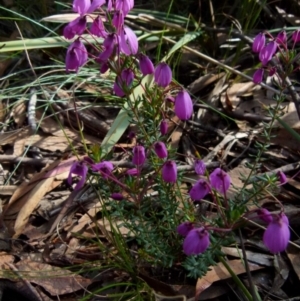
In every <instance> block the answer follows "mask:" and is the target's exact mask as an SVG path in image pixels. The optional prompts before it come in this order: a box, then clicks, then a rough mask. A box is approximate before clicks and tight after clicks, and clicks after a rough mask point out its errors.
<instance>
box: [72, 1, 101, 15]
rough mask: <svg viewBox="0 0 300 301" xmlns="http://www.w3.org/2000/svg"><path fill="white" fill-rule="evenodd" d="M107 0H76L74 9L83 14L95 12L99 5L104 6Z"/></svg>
mask: <svg viewBox="0 0 300 301" xmlns="http://www.w3.org/2000/svg"><path fill="white" fill-rule="evenodd" d="M104 3H105V0H93V1H92V2H91V0H74V1H73V11H74V12H75V13H78V14H80V15H81V16H82V15H84V14H86V13H88V14H90V13H92V12H94V11H95V10H96V9H97V8H98V7H100V6H102V5H103V4H104Z"/></svg>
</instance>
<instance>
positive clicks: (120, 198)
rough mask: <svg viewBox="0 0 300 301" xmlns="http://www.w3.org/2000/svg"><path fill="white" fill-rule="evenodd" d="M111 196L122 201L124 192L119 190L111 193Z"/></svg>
mask: <svg viewBox="0 0 300 301" xmlns="http://www.w3.org/2000/svg"><path fill="white" fill-rule="evenodd" d="M110 197H111V198H112V199H113V200H116V201H122V200H123V199H124V196H123V195H122V193H119V192H114V193H112V194H111V195H110Z"/></svg>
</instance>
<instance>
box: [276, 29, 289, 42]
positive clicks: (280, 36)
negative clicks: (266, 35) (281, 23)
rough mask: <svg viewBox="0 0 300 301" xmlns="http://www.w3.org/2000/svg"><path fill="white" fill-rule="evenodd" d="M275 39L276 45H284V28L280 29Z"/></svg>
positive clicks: (285, 39)
mask: <svg viewBox="0 0 300 301" xmlns="http://www.w3.org/2000/svg"><path fill="white" fill-rule="evenodd" d="M275 41H276V43H277V44H278V45H286V42H287V35H286V31H285V30H283V31H281V32H280V33H279V34H278V35H277V37H276V39H275Z"/></svg>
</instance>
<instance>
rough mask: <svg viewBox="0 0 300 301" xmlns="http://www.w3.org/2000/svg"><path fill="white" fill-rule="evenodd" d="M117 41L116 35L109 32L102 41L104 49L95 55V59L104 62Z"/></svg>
mask: <svg viewBox="0 0 300 301" xmlns="http://www.w3.org/2000/svg"><path fill="white" fill-rule="evenodd" d="M116 42H117V37H116V35H115V34H114V33H111V34H109V35H108V36H107V37H106V38H105V39H104V41H103V46H104V48H105V49H104V51H102V52H101V53H100V54H99V56H98V57H97V59H96V61H97V62H98V63H104V62H106V61H107V60H108V59H109V58H110V56H111V55H112V53H113V51H114V48H115V44H116Z"/></svg>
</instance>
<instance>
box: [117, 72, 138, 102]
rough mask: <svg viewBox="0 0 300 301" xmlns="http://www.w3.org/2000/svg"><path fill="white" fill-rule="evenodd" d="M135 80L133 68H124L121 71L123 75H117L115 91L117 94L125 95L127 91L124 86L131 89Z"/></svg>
mask: <svg viewBox="0 0 300 301" xmlns="http://www.w3.org/2000/svg"><path fill="white" fill-rule="evenodd" d="M133 80H134V73H133V71H132V70H131V69H129V68H128V69H124V70H123V71H122V72H121V76H117V78H116V81H115V83H114V92H115V94H116V95H117V96H119V97H123V96H124V95H125V92H126V91H124V90H123V87H125V88H126V89H129V88H130V86H131V84H132V82H133Z"/></svg>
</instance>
